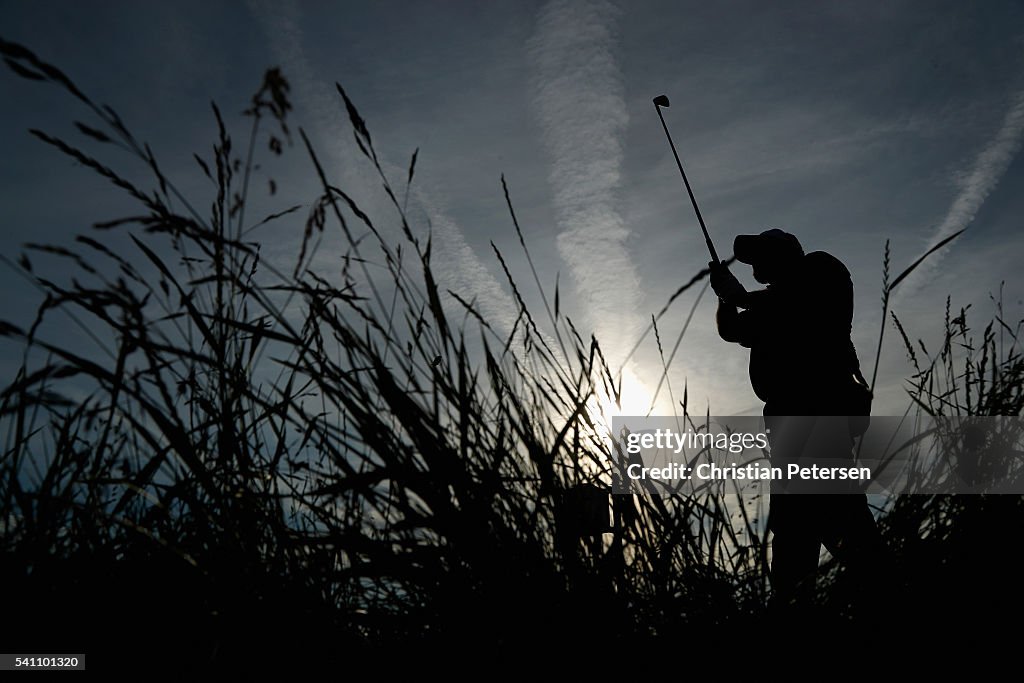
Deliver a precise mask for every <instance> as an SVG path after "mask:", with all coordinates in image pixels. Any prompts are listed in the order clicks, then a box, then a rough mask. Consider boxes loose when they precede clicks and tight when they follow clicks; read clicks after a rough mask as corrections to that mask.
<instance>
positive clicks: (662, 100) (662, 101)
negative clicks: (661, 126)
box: [654, 95, 668, 107]
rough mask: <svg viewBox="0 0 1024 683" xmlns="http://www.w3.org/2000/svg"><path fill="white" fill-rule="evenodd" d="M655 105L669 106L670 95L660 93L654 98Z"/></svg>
mask: <svg viewBox="0 0 1024 683" xmlns="http://www.w3.org/2000/svg"><path fill="white" fill-rule="evenodd" d="M654 106H655V107H668V95H658V96H657V97H655V98H654Z"/></svg>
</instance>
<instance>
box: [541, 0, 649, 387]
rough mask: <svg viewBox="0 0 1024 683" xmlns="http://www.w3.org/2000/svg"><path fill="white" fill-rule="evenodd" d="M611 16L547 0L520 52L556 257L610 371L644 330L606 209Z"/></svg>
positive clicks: (615, 131)
mask: <svg viewBox="0 0 1024 683" xmlns="http://www.w3.org/2000/svg"><path fill="white" fill-rule="evenodd" d="M617 15H618V10H617V8H616V7H615V6H614V5H612V4H611V3H609V2H606V1H605V0H552V2H549V3H548V4H546V5H545V6H544V7H543V9H541V11H540V15H539V18H538V21H537V27H536V30H535V32H534V34H533V36H532V37H531V39H530V41H529V45H528V49H529V52H530V57H531V58H532V61H533V63H534V65H535V69H536V84H535V85H536V98H535V108H536V111H537V114H538V118H539V121H540V124H541V127H542V130H543V139H544V143H545V145H546V147H547V149H548V151H549V153H550V155H551V157H552V168H551V173H550V180H551V184H552V186H553V189H554V202H555V210H556V215H557V220H558V226H559V228H560V232H559V235H558V251H559V254H560V255H561V257H562V259H563V260H564V261H565V262H566V263H567V264H568V265H569V268H570V273H571V275H572V277H573V280H574V281H575V285H576V289H577V292H578V293H579V298H580V300H581V301H582V302H583V304H584V305H585V306H586V315H587V322H588V323H589V324H590V327H591V329H593V330H594V331H595V334H596V335H597V338H598V340H599V341H600V342H601V344H602V346H603V347H604V348H605V349H606V354H607V357H608V360H609V363H610V365H611V366H612V368H613V369H617V368H618V367H619V364H620V363H621V362H622V361H623V359H624V358H625V355H626V353H627V351H628V350H629V348H630V346H631V345H632V342H633V341H634V340H635V338H636V336H637V334H639V332H640V330H641V328H642V327H643V325H644V320H643V319H642V318H641V316H640V315H639V314H638V311H639V307H640V304H641V300H642V297H641V291H640V283H639V277H638V275H637V271H636V269H635V268H634V266H633V262H632V260H631V258H630V255H629V252H628V250H627V249H626V245H625V242H626V240H627V238H628V237H629V234H630V232H629V230H628V229H627V228H626V227H625V225H624V224H623V221H622V218H621V216H620V215H619V213H618V212H617V211H616V209H615V208H614V193H615V190H616V189H617V188H618V185H619V177H620V171H619V169H620V166H621V163H622V156H623V154H622V145H621V142H620V136H621V134H622V132H623V130H624V129H625V127H626V124H627V122H628V116H627V113H626V104H625V100H624V98H623V90H624V88H623V83H622V77H621V74H620V73H619V68H618V64H617V62H616V59H615V55H614V48H615V43H616V40H615V36H614V26H615V20H616V18H617Z"/></svg>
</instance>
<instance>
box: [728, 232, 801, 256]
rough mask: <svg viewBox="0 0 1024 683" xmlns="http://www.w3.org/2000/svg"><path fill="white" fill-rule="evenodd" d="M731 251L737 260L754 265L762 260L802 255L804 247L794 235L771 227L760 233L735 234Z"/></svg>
mask: <svg viewBox="0 0 1024 683" xmlns="http://www.w3.org/2000/svg"><path fill="white" fill-rule="evenodd" d="M732 253H733V254H735V255H736V260H737V261H740V262H741V263H749V264H750V265H755V264H756V263H759V262H761V261H764V260H771V259H776V258H786V257H791V256H803V254H804V248H803V247H802V246H800V240H798V239H797V238H796V237H795V236H793V235H791V234H789V233H788V232H785V231H784V230H779V229H778V228H771V229H770V230H765V231H764V232H762V233H761V234H760V235H737V236H736V240H735V241H734V242H733V245H732Z"/></svg>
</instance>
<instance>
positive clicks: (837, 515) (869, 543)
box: [822, 494, 891, 609]
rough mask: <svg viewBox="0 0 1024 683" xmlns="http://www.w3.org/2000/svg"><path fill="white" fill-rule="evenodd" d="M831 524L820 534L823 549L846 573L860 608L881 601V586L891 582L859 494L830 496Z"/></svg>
mask: <svg viewBox="0 0 1024 683" xmlns="http://www.w3.org/2000/svg"><path fill="white" fill-rule="evenodd" d="M831 500H832V502H833V506H832V507H833V513H832V515H830V517H831V518H832V519H833V520H834V522H833V524H831V525H830V526H829V527H828V528H827V529H825V530H824V532H823V538H822V541H823V543H824V545H825V547H826V548H827V549H828V551H829V552H830V553H832V555H833V556H835V558H836V559H837V560H839V561H840V562H841V563H842V564H843V565H844V566H845V567H846V569H847V571H848V572H849V573H850V578H851V579H852V580H853V581H854V583H855V585H856V587H857V591H856V595H857V596H858V597H859V598H860V602H861V605H860V607H862V608H868V609H870V608H871V607H872V606H874V605H877V604H878V603H879V602H880V601H882V600H883V599H884V596H883V595H882V588H883V582H884V581H887V580H888V579H890V578H891V572H890V571H889V570H888V566H887V565H888V561H887V558H886V553H885V549H884V545H883V544H882V536H881V534H880V533H879V531H878V526H877V525H876V524H875V519H874V516H873V515H872V514H871V509H870V508H869V507H868V502H867V497H866V496H865V495H863V494H854V495H838V496H832V497H831Z"/></svg>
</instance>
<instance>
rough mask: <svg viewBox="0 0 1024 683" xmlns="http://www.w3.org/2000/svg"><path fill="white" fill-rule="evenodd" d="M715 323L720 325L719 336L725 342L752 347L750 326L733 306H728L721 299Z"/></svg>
mask: <svg viewBox="0 0 1024 683" xmlns="http://www.w3.org/2000/svg"><path fill="white" fill-rule="evenodd" d="M715 322H716V323H717V324H718V336H720V337H721V338H722V339H724V340H725V341H727V342H732V343H734V344H743V345H744V346H749V345H750V344H749V341H750V330H749V329H747V328H748V327H749V324H748V322H747V320H746V319H745V317H744V316H741V314H740V312H739V311H738V310H737V309H736V307H735V306H733V305H732V304H727V303H725V302H724V301H722V300H721V299H719V300H718V312H717V313H716V314H715Z"/></svg>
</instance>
